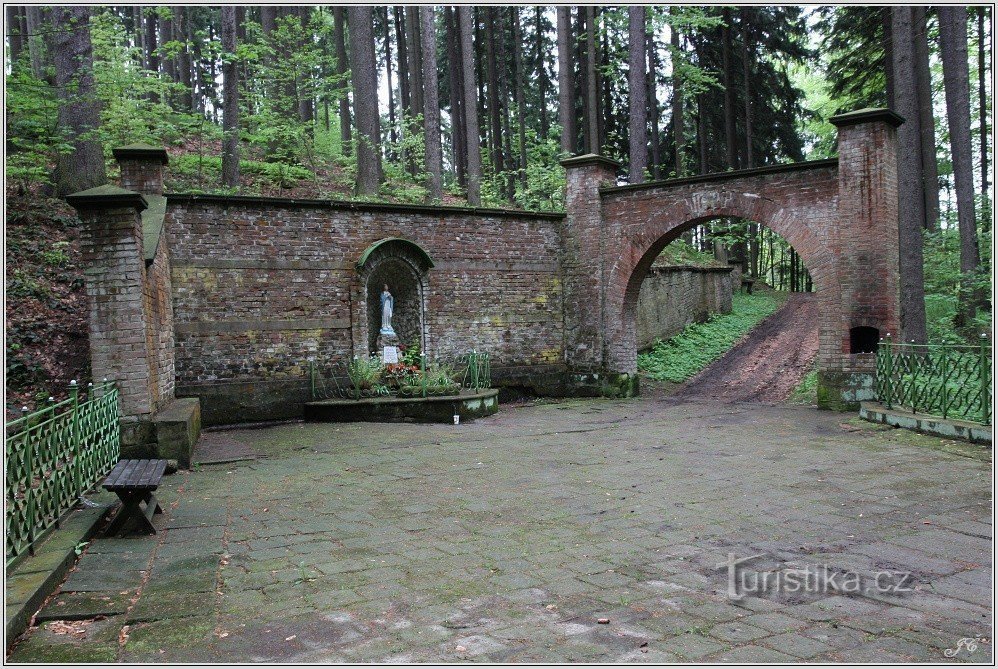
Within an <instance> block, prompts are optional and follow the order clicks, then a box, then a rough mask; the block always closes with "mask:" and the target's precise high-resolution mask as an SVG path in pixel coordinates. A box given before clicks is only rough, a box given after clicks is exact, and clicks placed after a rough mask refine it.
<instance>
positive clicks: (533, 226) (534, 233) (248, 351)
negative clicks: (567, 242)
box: [166, 196, 563, 393]
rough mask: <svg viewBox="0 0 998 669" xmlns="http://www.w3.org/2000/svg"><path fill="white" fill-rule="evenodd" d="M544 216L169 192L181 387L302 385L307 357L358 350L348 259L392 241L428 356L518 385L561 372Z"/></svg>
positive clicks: (558, 317) (360, 313)
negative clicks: (413, 294) (417, 304)
mask: <svg viewBox="0 0 998 669" xmlns="http://www.w3.org/2000/svg"><path fill="white" fill-rule="evenodd" d="M561 219H562V217H560V216H558V215H548V216H543V215H530V214H515V213H507V214H499V213H494V212H488V211H484V212H473V211H471V210H464V209H458V208H450V209H449V208H429V207H426V208H421V207H411V208H406V207H379V206H369V207H365V206H363V205H345V204H336V203H330V202H321V201H299V202H280V201H267V200H264V199H262V198H211V197H197V196H194V197H186V196H185V197H170V198H169V200H168V206H167V219H166V228H167V235H168V237H169V240H170V241H169V244H170V253H171V261H172V291H173V306H174V314H173V315H174V323H175V332H176V376H177V384H178V386H182V387H183V388H184V392H185V393H191V392H196V389H197V387H198V386H203V385H207V384H217V383H223V382H228V383H231V382H257V383H259V382H270V381H282V380H284V381H287V380H299V381H301V380H304V378H305V375H306V373H307V362H308V360H310V359H315V360H317V361H319V362H342V361H345V360H348V359H349V358H351V357H352V356H354V355H366V354H367V353H368V350H367V349H368V344H367V342H368V336H367V335H368V331H367V328H368V309H367V304H366V302H367V292H366V286H364V285H362V281H361V279H360V276H361V275H360V273H359V272H358V269H357V268H356V266H355V263H356V262H357V260H358V259H359V258H360V256H361V254H362V253H363V252H364V250H365V249H366V248H368V247H369V246H370V245H372V244H373V243H375V242H377V241H379V240H381V239H385V238H389V237H400V238H404V239H407V240H410V241H412V242H414V243H415V244H418V245H419V246H420V247H422V248H423V249H424V250H425V251H426V252H427V253H428V254H429V255H430V257H431V258H432V260H433V262H434V263H435V267H433V268H432V269H430V270H429V271H428V272H427V273H426V277H425V284H426V291H425V296H424V297H425V305H426V306H425V341H426V351H427V354H428V356H429V357H430V359H435V360H443V361H449V360H454V359H456V358H457V357H458V356H460V355H462V354H464V353H466V352H467V351H469V350H471V349H477V350H485V351H489V352H491V353H492V355H493V359H494V366H495V368H496V375H497V376H498V377H500V378H501V377H504V376H507V377H508V376H510V375H512V376H513V377H514V378H512V379H510V380H509V382H510V383H523V384H529V382H530V378H529V376H530V375H529V370H531V369H533V368H542V369H543V368H546V367H547V368H550V367H561V366H562V359H561V352H562V338H563V331H562V298H563V294H562V281H561V277H560V271H559V266H558V254H559V245H560V239H559V228H560V224H561Z"/></svg>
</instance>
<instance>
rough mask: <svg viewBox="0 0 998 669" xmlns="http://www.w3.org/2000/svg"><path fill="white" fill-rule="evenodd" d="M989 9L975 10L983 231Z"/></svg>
mask: <svg viewBox="0 0 998 669" xmlns="http://www.w3.org/2000/svg"><path fill="white" fill-rule="evenodd" d="M990 11H991V10H990V8H989V7H984V6H980V7H978V8H977V104H978V115H979V116H980V119H981V207H982V208H983V209H984V211H982V212H981V213H982V214H983V215H984V216H983V218H984V225H985V228H984V229H985V230H987V229H988V227H987V226H988V225H989V224H990V220H991V195H990V193H989V190H988V186H989V184H988V141H989V140H990V138H991V135H989V134H988V91H987V85H986V84H987V79H988V76H987V62H986V60H985V47H984V39H985V32H984V26H985V23H986V22H987V18H988V14H990Z"/></svg>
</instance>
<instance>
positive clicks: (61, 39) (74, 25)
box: [51, 5, 107, 197]
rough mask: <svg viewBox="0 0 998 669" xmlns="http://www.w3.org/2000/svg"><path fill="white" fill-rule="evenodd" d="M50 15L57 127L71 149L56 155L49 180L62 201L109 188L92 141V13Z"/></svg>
mask: <svg viewBox="0 0 998 669" xmlns="http://www.w3.org/2000/svg"><path fill="white" fill-rule="evenodd" d="M51 11H52V29H53V50H52V54H53V56H54V58H55V85H56V94H57V95H58V97H59V113H58V124H59V128H60V129H61V130H62V131H63V132H64V133H65V135H66V140H67V142H68V143H69V144H70V145H72V147H73V150H72V151H69V152H65V153H60V154H59V159H58V163H57V164H56V168H55V173H54V174H53V181H54V182H55V194H56V196H58V197H64V196H66V195H69V194H70V193H75V192H77V191H81V190H86V189H88V188H93V187H94V186H101V185H103V184H105V183H107V172H106V170H105V168H104V152H103V150H102V149H101V145H100V141H99V140H98V139H97V138H96V137H95V136H94V134H95V132H96V131H97V128H98V127H99V126H100V106H99V105H100V103H99V102H98V101H97V95H96V91H95V90H94V71H93V70H94V63H93V45H92V44H91V42H90V8H89V7H86V6H81V5H73V6H54V7H52V10H51Z"/></svg>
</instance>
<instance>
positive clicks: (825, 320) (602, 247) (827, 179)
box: [563, 110, 901, 406]
mask: <svg viewBox="0 0 998 669" xmlns="http://www.w3.org/2000/svg"><path fill="white" fill-rule="evenodd" d="M833 122H835V123H836V125H838V126H839V157H838V158H837V159H833V160H822V161H812V162H807V163H798V164H794V165H782V166H775V167H767V168H761V169H755V170H741V171H735V172H726V173H722V174H714V175H704V176H700V177H693V178H687V179H673V180H668V181H659V182H652V183H647V184H640V185H635V186H613V185H609V184H612V180H613V176H614V172H615V169H616V165H615V164H614V163H612V162H611V161H608V160H606V159H603V158H600V157H598V156H580V157H578V158H573V159H569V160H567V161H565V162H564V164H565V166H566V168H567V169H568V183H569V192H568V198H567V203H568V219H567V221H566V226H565V230H564V241H563V245H564V249H565V255H566V258H565V260H564V263H563V264H564V269H565V283H566V307H565V320H566V328H565V329H566V346H565V354H566V361H567V362H568V364H569V366H570V367H571V368H574V369H575V370H576V371H577V372H579V373H588V374H603V375H604V378H606V379H607V381H609V382H610V383H611V385H614V384H615V385H616V386H617V387H618V388H619V387H622V384H621V382H620V380H619V377H621V376H624V375H626V376H633V375H634V373H635V372H636V343H635V307H636V303H637V298H638V292H639V289H640V285H641V282H642V280H643V279H644V277H645V275H646V274H647V270H648V268H649V267H650V266H651V263H652V261H653V260H654V259H655V258H656V257H657V256H658V254H659V253H660V252H661V250H662V249H663V248H664V247H665V246H666V245H667V244H668V243H669V242H671V241H673V240H674V239H676V238H677V237H678V236H679V235H680V234H681V233H682V232H683V231H684V230H686V229H688V228H689V227H691V226H692V225H695V224H696V223H697V222H699V221H703V220H706V219H710V218H717V217H722V216H731V217H738V218H743V219H747V220H751V221H754V222H757V223H760V224H762V225H765V226H767V227H769V228H770V229H772V230H773V231H775V232H777V233H778V234H780V235H781V236H783V237H784V238H785V239H786V240H787V241H788V242H789V243H790V244H791V245H792V246H793V247H794V249H795V250H796V251H797V253H799V254H800V256H801V258H802V260H803V261H804V264H805V266H806V267H807V268H808V270H809V272H810V273H811V277H812V279H813V281H814V286H815V290H816V292H817V295H818V300H819V311H820V314H821V315H820V322H819V333H820V334H819V354H818V369H819V379H820V385H821V387H822V390H821V392H819V397H820V398H822V400H823V403H824V404H826V405H827V406H841V405H843V404H853V403H855V402H856V401H858V400H861V399H865V398H867V397H869V393H870V390H871V389H872V372H873V366H874V360H873V356H871V355H870V354H869V353H865V354H858V353H853V352H852V351H851V350H850V331H851V330H852V329H853V328H856V327H869V328H875V329H876V330H877V331H879V332H880V333H882V334H886V333H887V332H896V331H897V324H898V313H899V308H898V277H897V272H898V265H897V258H898V249H897V222H898V219H897V187H896V183H897V158H896V155H897V154H896V132H895V129H896V127H897V125H898V124H899V123H900V122H901V119H900V118H899V117H897V116H896V115H895V114H893V113H892V112H888V111H885V110H879V111H877V110H875V111H864V112H857V113H854V114H846V115H843V116H840V117H836V119H833ZM597 268H598V272H597Z"/></svg>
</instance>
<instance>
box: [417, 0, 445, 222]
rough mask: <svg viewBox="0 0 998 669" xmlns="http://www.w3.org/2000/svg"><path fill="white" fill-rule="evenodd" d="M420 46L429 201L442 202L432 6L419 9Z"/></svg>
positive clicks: (438, 107)
mask: <svg viewBox="0 0 998 669" xmlns="http://www.w3.org/2000/svg"><path fill="white" fill-rule="evenodd" d="M419 25H420V28H421V34H420V40H419V41H420V44H421V45H422V49H423V57H422V61H423V85H424V87H425V89H424V92H423V99H424V101H425V104H426V107H425V108H424V110H423V132H424V134H425V136H426V171H427V173H428V174H429V179H428V184H427V187H428V188H429V191H430V192H429V197H430V200H432V201H434V202H439V201H440V200H442V199H443V197H444V189H443V150H442V148H441V145H440V86H439V84H438V82H437V24H436V19H435V17H434V12H433V7H431V6H429V5H427V6H424V7H421V8H420V11H419Z"/></svg>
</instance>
